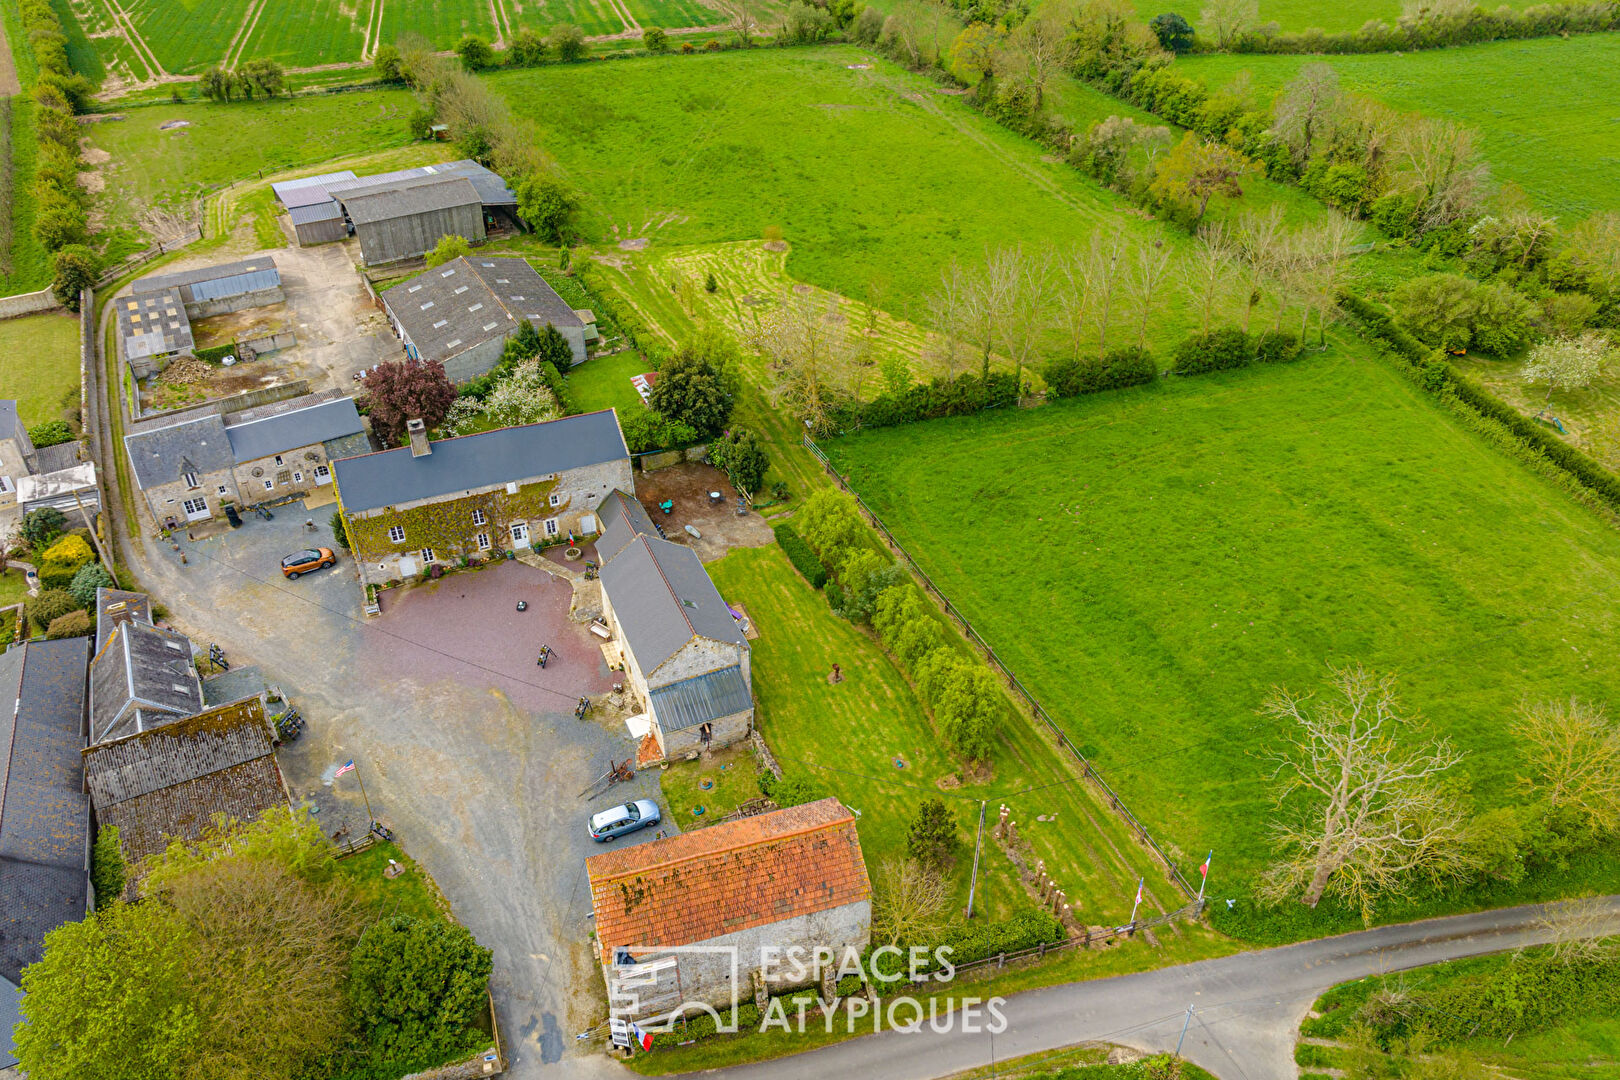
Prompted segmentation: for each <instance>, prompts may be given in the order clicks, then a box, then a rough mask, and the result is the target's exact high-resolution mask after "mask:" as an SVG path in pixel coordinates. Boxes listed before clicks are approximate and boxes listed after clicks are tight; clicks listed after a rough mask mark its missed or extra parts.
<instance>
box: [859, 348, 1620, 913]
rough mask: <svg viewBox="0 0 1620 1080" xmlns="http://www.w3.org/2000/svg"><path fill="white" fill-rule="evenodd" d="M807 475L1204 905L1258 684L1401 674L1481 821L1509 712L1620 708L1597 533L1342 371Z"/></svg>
mask: <svg viewBox="0 0 1620 1080" xmlns="http://www.w3.org/2000/svg"><path fill="white" fill-rule="evenodd" d="M829 450H830V452H831V453H832V454H833V457H834V459H835V460H836V462H837V463H838V465H839V467H840V469H841V470H842V471H845V472H847V473H848V474H849V475H850V476H851V478H852V483H853V485H854V487H855V488H856V489H857V490H858V491H860V492H861V494H862V495H863V496H864V497H865V498H867V499H868V501H869V502H870V503H871V505H872V506H873V508H874V509H875V510H876V511H877V513H878V514H879V515H880V516H881V517H883V518H884V520H885V521H886V522H887V523H888V525H889V527H890V528H891V529H893V530H894V532H895V534H896V535H897V536H898V537H899V538H900V540H901V542H902V543H904V544H905V545H906V546H907V547H908V548H909V549H910V550H911V551H912V553H913V555H914V556H915V557H916V558H917V559H918V560H919V561H920V562H921V563H922V564H923V566H924V568H925V569H926V570H927V571H928V573H929V574H930V575H931V576H932V577H933V578H934V580H935V581H936V582H937V583H938V584H939V586H940V587H941V588H942V589H943V590H944V591H945V592H946V593H947V594H948V595H950V596H951V598H952V599H953V600H954V601H955V602H956V603H957V604H958V605H960V606H961V608H962V609H963V610H964V611H965V612H966V614H967V616H968V618H969V619H970V620H972V621H973V622H974V623H975V624H976V625H977V626H978V628H979V630H980V632H981V633H983V634H984V635H985V636H986V638H987V639H988V640H989V641H990V642H991V643H992V644H993V645H994V646H995V648H996V649H997V650H998V652H999V653H1000V654H1001V656H1002V657H1003V659H1004V660H1005V661H1006V662H1007V663H1008V664H1009V666H1010V667H1012V668H1013V669H1014V670H1015V671H1016V672H1018V674H1019V676H1020V678H1021V679H1023V681H1024V682H1025V683H1026V684H1027V685H1029V686H1030V687H1031V688H1032V690H1033V691H1034V693H1035V694H1036V695H1037V696H1038V697H1040V698H1042V699H1043V700H1044V701H1045V703H1046V705H1047V706H1048V708H1050V709H1051V710H1052V711H1053V712H1054V713H1055V714H1057V715H1058V716H1059V717H1060V718H1061V720H1062V722H1063V723H1064V724H1065V725H1066V726H1067V728H1068V730H1069V731H1070V733H1071V735H1072V736H1073V738H1074V739H1075V741H1076V742H1077V743H1080V744H1082V746H1083V748H1084V749H1085V750H1086V752H1088V753H1092V754H1094V755H1095V758H1096V760H1097V762H1098V765H1099V766H1100V768H1101V769H1102V772H1103V774H1104V775H1105V776H1106V777H1107V778H1108V779H1109V781H1110V782H1111V783H1112V784H1114V786H1115V787H1116V788H1117V789H1118V790H1119V791H1120V793H1121V795H1122V796H1123V797H1124V798H1125V799H1126V801H1127V802H1128V803H1129V804H1130V806H1131V808H1132V809H1133V810H1134V811H1135V812H1136V813H1137V815H1138V816H1140V817H1141V818H1142V819H1143V820H1144V821H1145V822H1147V823H1148V825H1149V827H1150V828H1152V829H1154V830H1155V831H1157V832H1158V833H1160V834H1161V835H1162V836H1163V837H1166V838H1168V839H1169V840H1170V841H1172V842H1174V843H1176V844H1178V845H1180V846H1181V847H1182V848H1183V849H1184V850H1187V851H1197V852H1198V853H1199V854H1202V852H1203V851H1204V850H1205V849H1207V848H1214V849H1215V852H1216V866H1217V867H1218V868H1219V869H1220V872H1219V875H1218V876H1217V877H1216V878H1214V879H1213V881H1214V883H1215V885H1214V888H1215V896H1217V897H1239V898H1241V897H1243V896H1245V895H1246V894H1247V893H1246V883H1247V881H1248V880H1250V879H1252V877H1253V875H1255V874H1256V873H1257V872H1258V871H1259V870H1260V869H1261V867H1262V866H1263V864H1264V862H1265V861H1266V859H1267V858H1268V856H1269V851H1268V848H1267V845H1266V842H1265V832H1266V822H1267V817H1268V807H1269V805H1270V804H1269V791H1268V785H1267V783H1266V780H1265V776H1266V764H1265V762H1264V760H1263V759H1262V758H1261V757H1259V756H1257V755H1261V754H1263V753H1264V752H1265V751H1266V750H1267V749H1268V748H1269V747H1270V746H1273V745H1274V744H1275V737H1276V735H1277V732H1275V731H1273V730H1271V729H1270V728H1269V727H1268V726H1266V725H1264V724H1262V723H1261V721H1260V719H1259V717H1258V715H1257V713H1256V709H1257V707H1258V706H1259V704H1260V703H1261V701H1262V699H1263V698H1264V697H1265V696H1266V694H1267V692H1268V691H1269V689H1270V688H1271V687H1272V686H1274V685H1276V684H1286V685H1287V686H1289V687H1290V688H1292V689H1296V690H1307V689H1312V688H1315V687H1317V686H1319V685H1320V683H1321V680H1322V677H1323V674H1324V670H1325V669H1324V664H1325V663H1326V662H1328V661H1338V662H1344V661H1346V660H1355V661H1361V662H1364V663H1366V664H1368V665H1370V666H1373V667H1376V668H1380V669H1385V670H1394V671H1396V672H1398V673H1399V675H1400V688H1401V693H1402V696H1403V699H1404V700H1405V702H1406V703H1407V704H1408V705H1409V706H1410V707H1412V708H1413V709H1415V710H1416V711H1417V712H1419V713H1421V714H1422V715H1424V716H1425V717H1427V719H1428V721H1429V722H1430V724H1431V725H1432V728H1433V731H1434V732H1435V733H1437V734H1444V735H1448V736H1450V737H1451V738H1452V739H1453V740H1454V741H1455V742H1456V743H1457V744H1458V745H1459V746H1460V747H1461V748H1462V749H1464V750H1465V751H1467V753H1468V757H1467V758H1466V760H1465V761H1464V763H1463V765H1462V766H1460V769H1461V771H1462V772H1463V773H1464V774H1465V775H1466V776H1467V778H1468V780H1469V781H1470V782H1471V786H1472V791H1473V793H1474V797H1475V798H1476V799H1477V800H1478V802H1479V803H1480V804H1481V806H1483V807H1491V806H1495V805H1499V804H1502V803H1505V802H1509V801H1513V799H1514V798H1515V797H1516V796H1517V792H1516V790H1515V788H1516V785H1515V777H1516V776H1517V775H1519V773H1520V772H1522V765H1521V764H1520V758H1519V755H1518V751H1517V747H1516V745H1515V743H1514V741H1513V739H1512V738H1511V737H1510V735H1509V734H1508V729H1509V726H1510V724H1511V723H1512V721H1513V718H1514V709H1515V706H1516V705H1517V703H1518V702H1519V701H1520V700H1521V698H1522V697H1524V696H1526V695H1528V696H1530V697H1532V698H1536V699H1549V698H1567V697H1568V696H1570V695H1572V694H1579V695H1581V696H1583V697H1590V698H1596V699H1599V700H1609V701H1616V702H1620V673H1617V672H1616V670H1615V668H1614V666H1613V664H1612V663H1611V662H1610V661H1611V655H1612V641H1613V635H1614V633H1615V632H1616V631H1617V630H1620V613H1617V612H1616V609H1615V600H1616V599H1617V598H1620V533H1617V532H1616V531H1615V530H1614V529H1613V528H1611V527H1609V526H1607V525H1605V524H1604V523H1603V522H1601V521H1600V520H1598V519H1597V518H1595V517H1594V516H1592V515H1591V514H1590V513H1589V512H1588V511H1586V510H1584V509H1582V508H1581V507H1580V506H1578V505H1577V504H1575V503H1573V502H1571V501H1570V500H1568V499H1567V498H1565V497H1563V496H1562V495H1560V494H1559V493H1558V492H1556V491H1555V490H1554V489H1552V488H1551V487H1549V486H1548V485H1547V484H1545V483H1544V482H1543V481H1541V480H1540V479H1538V478H1536V477H1535V476H1534V475H1533V474H1531V473H1529V472H1527V471H1526V470H1525V469H1524V468H1523V467H1522V466H1520V465H1518V464H1517V463H1515V462H1513V461H1512V460H1510V459H1508V458H1507V457H1505V456H1503V455H1501V454H1499V453H1498V452H1496V451H1494V450H1491V449H1489V448H1487V447H1485V446H1484V445H1482V444H1481V443H1479V442H1478V441H1477V440H1476V439H1475V438H1474V437H1473V436H1472V435H1470V434H1468V433H1467V432H1466V431H1464V430H1462V429H1460V428H1459V427H1458V426H1457V425H1456V423H1455V422H1454V421H1453V420H1452V419H1451V418H1450V417H1449V416H1448V415H1446V414H1442V413H1440V412H1439V411H1437V410H1436V409H1435V408H1434V407H1433V406H1432V405H1431V404H1429V403H1428V402H1426V401H1425V400H1423V398H1422V396H1421V394H1420V392H1418V391H1417V390H1415V389H1413V388H1411V387H1410V386H1409V385H1408V384H1406V383H1405V382H1403V381H1402V380H1401V379H1400V378H1399V377H1398V376H1397V375H1395V374H1394V373H1393V372H1391V371H1390V370H1389V369H1387V368H1386V367H1384V366H1383V365H1381V364H1379V363H1376V362H1373V361H1370V360H1368V359H1366V358H1365V357H1364V356H1362V355H1358V354H1356V353H1350V354H1348V355H1346V354H1344V353H1332V354H1328V355H1316V356H1313V357H1311V358H1308V359H1305V360H1301V361H1299V362H1298V363H1295V364H1292V365H1283V366H1276V367H1265V368H1252V369H1248V370H1246V371H1241V372H1233V373H1225V374H1217V375H1209V376H1201V377H1197V378H1187V379H1178V380H1174V381H1171V382H1168V383H1164V384H1161V385H1160V386H1157V387H1152V388H1145V389H1137V390H1127V391H1123V392H1120V393H1117V394H1102V395H1096V396H1093V397H1090V398H1081V399H1076V400H1075V401H1073V402H1072V403H1071V402H1065V403H1061V404H1055V405H1048V406H1046V407H1045V408H1041V409H1037V410H1032V411H1031V410H1024V411H1019V412H1014V413H1000V414H997V413H991V414H984V415H981V416H978V417H973V418H964V419H958V420H945V421H933V422H930V423H924V424H914V425H911V426H909V427H898V428H889V429H883V430H879V431H870V432H864V433H858V434H855V435H851V436H848V437H845V438H843V439H840V440H838V441H837V442H835V443H834V444H833V445H832V446H830V447H829ZM918 476H927V478H928V482H927V483H926V484H919V483H917V482H916V480H917V477H918ZM1563 884H1566V885H1567V884H1569V883H1568V882H1565V883H1563ZM1580 884H1581V883H1580V882H1575V883H1574V891H1577V892H1578V891H1579V887H1580ZM1296 906H1297V905H1296ZM1326 908H1327V905H1326V904H1324V912H1323V913H1322V914H1321V916H1320V918H1323V919H1329V918H1331V917H1332V913H1331V912H1328V911H1327V910H1326ZM1303 910H1304V909H1300V911H1303ZM1396 910H1397V909H1395V908H1394V907H1391V908H1390V909H1389V910H1388V911H1386V912H1384V914H1385V916H1386V917H1390V916H1391V915H1392V914H1393V913H1394V912H1395V911H1396ZM1314 932H1315V933H1320V932H1322V928H1321V927H1317V929H1316V930H1315V931H1314Z"/></svg>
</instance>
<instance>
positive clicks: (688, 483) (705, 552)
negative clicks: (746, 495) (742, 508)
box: [636, 462, 776, 562]
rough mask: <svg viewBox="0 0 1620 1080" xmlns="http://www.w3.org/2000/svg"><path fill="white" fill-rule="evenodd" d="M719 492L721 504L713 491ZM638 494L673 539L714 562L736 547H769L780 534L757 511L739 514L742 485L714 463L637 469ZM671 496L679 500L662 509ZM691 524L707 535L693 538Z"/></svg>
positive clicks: (699, 556) (653, 516)
mask: <svg viewBox="0 0 1620 1080" xmlns="http://www.w3.org/2000/svg"><path fill="white" fill-rule="evenodd" d="M716 491H717V492H719V493H720V501H719V502H718V503H715V502H714V501H713V500H712V499H711V498H710V495H709V493H710V492H716ZM636 498H638V499H640V500H641V505H642V506H644V507H646V509H647V513H649V514H651V515H652V518H653V520H654V521H656V522H658V523H659V524H660V525H662V526H663V527H664V533H665V535H666V536H668V537H669V539H671V540H674V541H675V542H677V543H681V544H685V545H687V546H688V547H690V548H692V549H693V550H695V551H696V552H697V553H698V558H700V559H702V560H703V561H704V562H713V561H714V560H715V559H718V558H720V556H722V555H724V554H725V553H726V552H727V551H730V550H731V549H732V548H734V547H764V546H765V545H766V544H769V543H771V542H772V541H773V540H774V539H775V538H776V537H775V534H774V533H772V532H771V527H770V526H769V525H768V524H766V522H765V519H764V518H762V517H760V516H759V515H758V514H756V513H754V512H753V511H752V510H750V511H749V512H748V513H747V514H746V515H745V516H743V517H738V516H737V489H736V488H734V487H732V486H731V481H730V480H727V479H726V474H725V473H723V472H721V471H720V470H719V469H717V468H715V467H714V466H713V465H704V464H700V463H696V462H689V463H687V464H685V465H674V466H671V467H670V468H667V469H657V470H655V471H653V472H644V473H637V474H636ZM666 500H667V501H672V502H674V504H675V506H674V507H673V509H671V510H670V512H669V513H667V514H666V513H664V512H663V511H662V510H660V509H659V504H660V503H662V502H665V501H666ZM687 525H690V526H692V527H693V528H694V529H696V530H697V531H698V532H700V533H702V534H703V536H702V539H694V538H693V537H692V535H691V534H690V533H688V532H687V531H686V528H685V527H686V526H687Z"/></svg>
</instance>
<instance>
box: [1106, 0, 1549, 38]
mask: <svg viewBox="0 0 1620 1080" xmlns="http://www.w3.org/2000/svg"><path fill="white" fill-rule="evenodd" d="M1531 3H1532V0H1507V2H1506V3H1505V4H1497V3H1494V2H1493V3H1486V4H1481V5H1480V6H1481V7H1483V8H1485V9H1486V10H1489V11H1494V10H1496V9H1497V8H1498V7H1503V6H1505V7H1510V8H1515V9H1519V10H1522V9H1524V8H1527V7H1529V6H1530V5H1531ZM1203 7H1204V5H1203V4H1201V3H1182V4H1171V5H1168V6H1167V5H1165V4H1164V3H1163V2H1162V0H1136V12H1137V14H1138V15H1140V16H1141V17H1142V18H1144V19H1151V18H1153V16H1155V15H1158V14H1159V13H1160V12H1164V11H1177V12H1180V13H1181V15H1182V16H1184V17H1185V18H1186V20H1187V21H1188V22H1190V23H1192V24H1193V26H1195V27H1197V28H1198V29H1199V30H1201V31H1202V30H1204V29H1205V27H1204V24H1203V21H1202V19H1201V12H1202V10H1203ZM1400 15H1401V4H1400V0H1260V22H1262V23H1269V22H1274V23H1276V24H1277V25H1278V26H1279V27H1280V28H1281V29H1283V30H1285V31H1288V30H1292V31H1297V30H1308V29H1310V28H1311V27H1316V28H1318V29H1322V30H1327V31H1329V32H1338V31H1344V30H1359V29H1361V27H1362V25H1363V24H1365V23H1366V22H1367V21H1368V20H1369V19H1377V20H1379V21H1380V22H1386V23H1389V24H1390V25H1392V26H1393V25H1394V24H1395V21H1396V20H1397V19H1399V18H1400Z"/></svg>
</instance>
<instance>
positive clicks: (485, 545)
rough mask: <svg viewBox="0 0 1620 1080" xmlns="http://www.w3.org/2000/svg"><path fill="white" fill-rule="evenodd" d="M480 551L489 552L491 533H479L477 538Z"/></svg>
mask: <svg viewBox="0 0 1620 1080" xmlns="http://www.w3.org/2000/svg"><path fill="white" fill-rule="evenodd" d="M476 539H477V541H478V550H479V551H488V550H489V533H479V534H478V536H477V537H476Z"/></svg>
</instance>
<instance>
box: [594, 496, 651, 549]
mask: <svg viewBox="0 0 1620 1080" xmlns="http://www.w3.org/2000/svg"><path fill="white" fill-rule="evenodd" d="M596 516H597V517H598V518H599V519H600V520H601V522H602V535H600V536H598V537H597V538H596V554H597V557H598V559H599V560H600V561H601V562H602V563H603V564H604V565H605V564H606V563H608V562H609V561H611V560H612V558H613V556H615V555H617V554H618V553H619V552H621V551H623V550H624V549H625V545H627V544H629V543H630V541H632V540H634V539H635V538H636V537H638V536H661V535H662V534H661V533H659V531H658V526H657V525H654V524H653V519H652V516H651V515H650V514H648V513H647V509H646V507H644V506H642V505H641V501H640V500H639V499H637V498H636V497H635V496H634V495H626V494H625V493H624V492H622V491H619V490H617V489H615V490H614V491H612V492H610V493H609V494H608V497H607V498H605V499H603V500H602V505H601V506H600V507H598V508H597V511H596Z"/></svg>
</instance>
